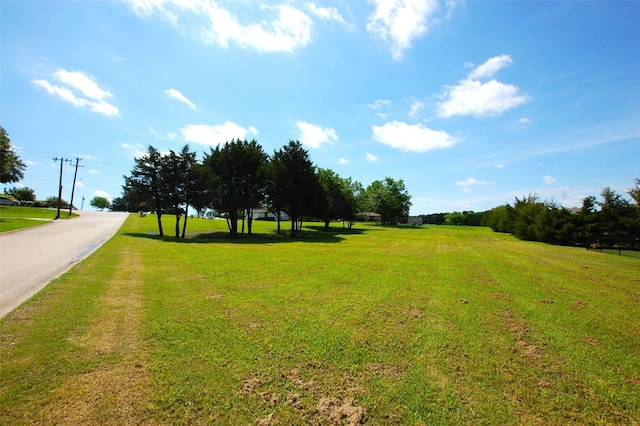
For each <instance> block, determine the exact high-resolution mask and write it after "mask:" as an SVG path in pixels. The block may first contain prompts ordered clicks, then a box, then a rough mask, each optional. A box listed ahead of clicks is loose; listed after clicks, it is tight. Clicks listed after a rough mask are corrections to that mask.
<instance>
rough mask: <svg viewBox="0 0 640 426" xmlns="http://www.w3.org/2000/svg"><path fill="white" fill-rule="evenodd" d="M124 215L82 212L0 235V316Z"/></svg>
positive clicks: (109, 232) (110, 231)
mask: <svg viewBox="0 0 640 426" xmlns="http://www.w3.org/2000/svg"><path fill="white" fill-rule="evenodd" d="M126 218H127V213H112V212H89V211H84V212H81V214H80V217H78V218H75V219H70V220H67V219H65V220H57V221H55V222H54V223H50V224H47V225H42V226H37V227H35V228H27V229H23V230H20V231H15V232H9V233H4V234H0V318H2V317H4V316H5V315H6V314H8V313H9V312H11V311H12V310H13V309H15V308H16V307H18V306H19V305H20V304H21V303H22V302H24V301H25V300H27V299H28V298H30V297H31V296H33V295H34V294H36V293H37V292H38V291H40V290H41V289H42V288H44V286H46V285H47V284H48V283H49V281H51V280H52V279H54V278H56V277H58V276H60V275H61V274H63V273H64V272H66V271H67V270H69V269H70V268H71V267H72V266H73V265H75V264H76V263H77V262H78V261H80V260H82V259H84V258H85V257H87V256H88V255H89V254H91V253H93V251H94V250H96V249H97V248H98V247H100V246H101V245H102V244H103V243H105V242H106V241H107V240H108V239H109V238H111V237H112V236H113V235H114V234H115V233H116V232H117V231H118V229H120V227H121V226H122V224H123V223H124V221H125V219H126Z"/></svg>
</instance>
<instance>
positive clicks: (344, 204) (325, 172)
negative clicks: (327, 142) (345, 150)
mask: <svg viewBox="0 0 640 426" xmlns="http://www.w3.org/2000/svg"><path fill="white" fill-rule="evenodd" d="M317 174H318V179H319V181H320V185H321V187H322V190H323V200H320V201H321V203H320V204H319V206H318V207H319V212H322V219H323V220H324V230H325V231H328V230H329V222H330V221H331V220H335V219H346V220H348V221H349V223H351V220H352V219H353V218H354V215H355V197H354V195H353V186H352V184H351V180H350V179H343V178H341V177H340V176H339V175H338V174H336V173H335V172H334V171H333V170H330V169H321V168H319V169H318V171H317Z"/></svg>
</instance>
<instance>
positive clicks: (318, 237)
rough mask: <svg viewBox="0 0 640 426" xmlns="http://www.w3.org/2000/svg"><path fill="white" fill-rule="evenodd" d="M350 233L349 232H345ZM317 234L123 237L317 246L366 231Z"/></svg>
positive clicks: (310, 232) (143, 234)
mask: <svg viewBox="0 0 640 426" xmlns="http://www.w3.org/2000/svg"><path fill="white" fill-rule="evenodd" d="M345 231H348V230H345ZM352 231H353V230H351V231H350V232H344V233H342V232H335V231H329V232H317V231H305V230H303V231H300V232H298V233H296V236H295V237H293V238H291V236H290V235H289V232H288V231H287V232H283V233H282V234H281V235H278V234H277V233H275V232H274V233H273V234H253V235H246V234H245V235H242V236H238V237H237V238H232V237H231V236H230V235H229V233H228V232H223V231H216V232H210V233H202V234H196V235H191V236H188V237H187V238H176V237H174V236H167V235H165V236H164V237H160V236H158V235H157V234H156V233H155V232H153V231H152V232H149V233H141V232H126V233H124V234H123V235H126V236H128V237H134V238H146V239H151V240H158V241H163V242H170V243H183V244H224V243H227V244H280V243H300V242H301V243H316V244H336V243H340V242H342V241H344V240H345V237H344V235H354V234H363V233H364V230H358V231H359V232H352Z"/></svg>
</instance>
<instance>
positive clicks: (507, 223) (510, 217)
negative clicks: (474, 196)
mask: <svg viewBox="0 0 640 426" xmlns="http://www.w3.org/2000/svg"><path fill="white" fill-rule="evenodd" d="M514 214H515V213H514V210H513V207H511V206H510V205H509V204H505V205H503V206H498V207H494V208H492V209H491V210H489V211H488V212H487V214H486V215H485V216H484V218H483V221H484V224H485V225H486V226H488V227H490V228H491V229H492V230H493V231H494V232H506V233H512V232H513V222H514Z"/></svg>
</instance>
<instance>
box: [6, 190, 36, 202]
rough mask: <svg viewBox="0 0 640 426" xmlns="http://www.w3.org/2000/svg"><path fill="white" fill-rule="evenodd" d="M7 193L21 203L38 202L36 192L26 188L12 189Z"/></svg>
mask: <svg viewBox="0 0 640 426" xmlns="http://www.w3.org/2000/svg"><path fill="white" fill-rule="evenodd" d="M7 193H8V194H9V195H11V196H12V197H13V198H15V199H16V200H18V201H20V202H21V203H33V202H35V201H36V193H35V191H34V190H33V189H31V188H27V187H26V186H25V187H24V188H11V189H10V190H9V191H7Z"/></svg>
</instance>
